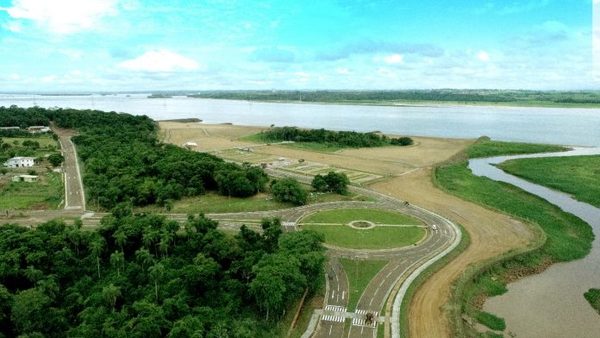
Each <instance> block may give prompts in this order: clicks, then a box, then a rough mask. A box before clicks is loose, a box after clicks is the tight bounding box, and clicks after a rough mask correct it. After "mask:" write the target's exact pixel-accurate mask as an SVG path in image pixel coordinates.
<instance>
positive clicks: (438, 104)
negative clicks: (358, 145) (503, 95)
mask: <svg viewBox="0 0 600 338" xmlns="http://www.w3.org/2000/svg"><path fill="white" fill-rule="evenodd" d="M186 97H187V98H190V99H199V100H223V101H242V102H258V103H283V104H317V105H346V106H379V107H438V108H443V107H482V108H485V107H494V108H567V109H569V108H573V109H575V108H579V109H582V108H583V109H600V104H593V103H550V102H548V103H543V102H535V103H534V102H532V103H527V102H462V101H402V102H377V101H296V100H258V99H257V100H253V99H241V98H224V97H223V98H215V97H193V96H186Z"/></svg>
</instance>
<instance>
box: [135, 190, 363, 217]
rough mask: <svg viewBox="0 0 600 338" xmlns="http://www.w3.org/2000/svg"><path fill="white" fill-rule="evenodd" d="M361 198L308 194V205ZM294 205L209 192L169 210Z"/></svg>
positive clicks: (222, 210) (160, 209)
mask: <svg viewBox="0 0 600 338" xmlns="http://www.w3.org/2000/svg"><path fill="white" fill-rule="evenodd" d="M364 199H365V198H363V197H362V196H357V195H352V194H351V195H338V194H332V193H327V194H310V197H309V204H311V203H324V202H333V201H352V200H364ZM292 207H295V205H293V204H291V203H283V202H278V201H276V200H274V199H273V198H271V195H269V194H265V193H260V194H257V195H255V196H252V197H247V198H240V197H227V196H223V195H219V194H217V193H214V192H209V193H207V194H206V195H201V196H194V197H185V198H182V199H181V200H179V201H175V202H174V203H173V207H172V209H171V210H170V212H172V213H182V214H187V213H192V214H197V213H199V212H204V213H225V212H249V211H265V210H277V209H285V208H292ZM137 210H138V211H146V212H151V211H154V212H165V208H164V207H159V206H156V205H150V206H146V207H143V208H138V209H137Z"/></svg>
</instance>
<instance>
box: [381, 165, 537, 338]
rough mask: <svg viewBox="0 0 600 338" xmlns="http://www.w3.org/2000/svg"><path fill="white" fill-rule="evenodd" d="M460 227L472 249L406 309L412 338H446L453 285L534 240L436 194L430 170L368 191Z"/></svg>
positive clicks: (506, 222) (513, 224)
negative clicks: (404, 202)
mask: <svg viewBox="0 0 600 338" xmlns="http://www.w3.org/2000/svg"><path fill="white" fill-rule="evenodd" d="M371 188H374V189H375V190H378V191H381V192H384V193H390V194H391V195H393V196H397V197H398V198H401V199H405V200H408V201H410V202H412V203H415V204H417V205H419V206H422V207H424V208H426V209H428V210H432V211H434V212H437V213H439V214H441V215H443V216H445V217H447V218H449V219H450V220H452V221H454V222H456V223H460V224H461V225H463V227H464V228H465V229H466V230H467V231H468V232H469V235H470V237H471V245H470V246H469V247H468V248H467V249H466V250H465V251H464V252H463V253H462V254H461V255H459V256H458V257H457V258H456V259H455V260H453V261H452V262H450V263H449V264H448V265H446V266H445V267H443V268H442V269H441V270H439V271H438V272H437V273H435V274H434V275H433V276H431V277H430V278H429V279H428V280H427V281H426V282H425V283H424V284H423V285H422V286H421V287H420V288H419V289H418V290H417V292H416V293H415V296H414V297H413V300H412V303H411V305H410V313H409V318H410V320H409V325H410V328H409V331H410V336H411V337H450V335H451V332H450V327H449V322H448V318H446V315H445V311H444V305H445V304H446V303H447V302H448V299H449V296H450V286H451V284H452V283H453V282H454V281H455V280H456V279H457V278H458V277H459V276H460V274H461V273H462V272H463V271H465V269H466V268H467V267H468V266H469V265H471V264H474V263H478V262H482V261H485V260H486V259H489V258H491V257H494V256H498V255H500V254H502V253H505V252H507V251H509V250H511V249H515V248H522V247H525V246H527V244H528V243H529V242H530V241H531V240H533V234H532V232H531V231H530V228H529V227H528V226H527V225H525V224H523V223H521V222H519V221H516V220H514V219H512V218H510V217H508V216H505V215H502V214H499V213H496V212H493V211H491V210H488V209H485V208H483V207H480V206H477V205H475V204H472V203H468V202H465V201H463V200H461V199H459V198H457V197H454V196H452V195H449V194H447V193H445V192H443V191H441V190H439V189H438V188H436V187H435V186H434V185H433V183H432V181H431V169H430V168H423V169H420V170H418V171H415V172H412V173H410V174H407V175H405V176H401V177H396V178H393V179H391V180H389V181H386V182H384V183H378V184H376V185H375V186H372V187H371Z"/></svg>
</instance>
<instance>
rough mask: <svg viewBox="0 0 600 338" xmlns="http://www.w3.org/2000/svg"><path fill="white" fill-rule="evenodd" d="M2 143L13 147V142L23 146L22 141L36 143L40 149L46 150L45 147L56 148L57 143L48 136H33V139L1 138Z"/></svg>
mask: <svg viewBox="0 0 600 338" xmlns="http://www.w3.org/2000/svg"><path fill="white" fill-rule="evenodd" d="M2 141H3V142H4V143H8V144H10V145H13V143H14V141H17V142H18V144H19V145H22V144H23V141H36V142H38V143H39V144H40V148H46V147H52V146H54V147H57V148H58V142H57V141H56V140H55V139H53V138H52V137H51V136H50V135H43V136H35V137H33V136H32V137H2Z"/></svg>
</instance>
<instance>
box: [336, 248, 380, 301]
mask: <svg viewBox="0 0 600 338" xmlns="http://www.w3.org/2000/svg"><path fill="white" fill-rule="evenodd" d="M340 263H342V266H343V267H344V271H346V275H347V276H348V284H349V288H350V290H349V292H350V294H349V295H348V311H354V310H355V309H356V304H357V303H358V300H359V299H360V296H361V295H362V293H363V291H364V290H365V288H366V287H367V285H369V282H370V281H371V279H373V277H375V275H376V274H377V273H378V272H379V271H380V270H381V269H382V268H383V267H384V266H385V265H386V264H387V263H388V261H377V260H351V259H346V258H341V259H340Z"/></svg>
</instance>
